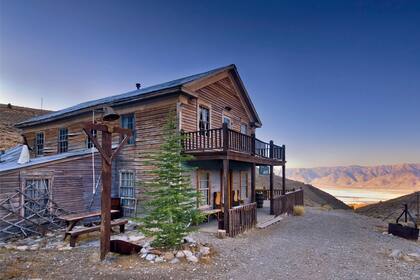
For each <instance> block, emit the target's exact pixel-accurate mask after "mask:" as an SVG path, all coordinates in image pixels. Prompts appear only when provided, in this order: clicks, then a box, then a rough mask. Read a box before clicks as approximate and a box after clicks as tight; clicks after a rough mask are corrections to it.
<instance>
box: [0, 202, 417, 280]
mask: <svg viewBox="0 0 420 280" xmlns="http://www.w3.org/2000/svg"><path fill="white" fill-rule="evenodd" d="M385 230H386V228H385V224H384V223H383V222H381V221H380V220H376V219H373V218H368V217H364V216H360V215H357V214H354V213H353V212H351V211H344V210H331V211H325V210H320V209H317V208H306V213H305V215H304V216H301V217H290V216H289V217H285V218H284V219H283V220H282V221H281V222H279V223H277V224H275V225H272V226H270V227H269V228H266V229H263V230H257V229H255V230H252V231H250V232H248V233H246V234H243V235H241V236H239V237H236V238H226V239H222V240H221V239H216V238H215V237H214V236H213V235H211V234H205V233H195V234H194V236H193V237H194V238H195V239H196V240H197V241H199V242H206V243H207V242H208V243H210V244H212V246H213V249H214V251H215V253H214V255H213V256H212V258H211V260H210V261H207V262H201V263H199V264H191V263H187V262H185V261H182V262H180V263H178V264H169V263H149V262H148V261H146V260H143V259H141V258H140V257H139V256H137V255H132V256H117V255H110V256H109V257H108V258H107V260H106V261H105V262H102V263H101V262H99V261H98V248H96V247H88V248H81V247H79V248H78V247H76V248H74V249H72V250H63V251H57V250H37V251H23V252H22V251H17V250H9V249H4V248H3V249H0V279H13V278H16V279H28V278H40V279H241V280H246V279H410V280H411V279H420V259H419V258H416V257H409V255H410V254H411V255H413V254H414V255H416V254H419V255H420V242H413V241H408V240H404V239H401V238H398V237H395V236H390V235H388V234H383V232H384V231H385ZM393 251H394V252H396V251H397V252H398V251H400V252H401V253H400V254H399V256H398V257H395V258H394V257H391V256H390V254H391V253H392V252H393Z"/></svg>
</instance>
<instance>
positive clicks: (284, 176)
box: [281, 145, 286, 195]
mask: <svg viewBox="0 0 420 280" xmlns="http://www.w3.org/2000/svg"><path fill="white" fill-rule="evenodd" d="M282 150H283V165H282V167H281V171H282V174H281V176H282V179H281V183H282V184H281V186H282V190H281V193H282V194H283V195H284V194H286V146H285V145H283V146H282Z"/></svg>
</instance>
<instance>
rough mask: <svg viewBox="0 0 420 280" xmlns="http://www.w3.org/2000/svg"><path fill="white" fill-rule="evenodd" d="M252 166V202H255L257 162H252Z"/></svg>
mask: <svg viewBox="0 0 420 280" xmlns="http://www.w3.org/2000/svg"><path fill="white" fill-rule="evenodd" d="M251 168H252V169H251V202H255V169H256V164H255V162H253V163H252V167H251Z"/></svg>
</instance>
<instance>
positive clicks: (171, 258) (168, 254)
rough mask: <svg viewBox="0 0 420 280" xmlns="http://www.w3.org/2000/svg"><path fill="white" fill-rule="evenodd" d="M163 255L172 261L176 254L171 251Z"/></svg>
mask: <svg viewBox="0 0 420 280" xmlns="http://www.w3.org/2000/svg"><path fill="white" fill-rule="evenodd" d="M162 257H163V258H164V259H165V260H167V261H171V260H173V258H174V254H172V253H171V252H166V253H165V254H163V256H162Z"/></svg>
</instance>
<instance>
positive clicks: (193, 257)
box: [187, 255, 198, 263]
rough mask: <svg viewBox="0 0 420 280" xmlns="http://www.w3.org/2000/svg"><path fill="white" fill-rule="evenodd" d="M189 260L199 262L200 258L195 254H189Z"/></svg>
mask: <svg viewBox="0 0 420 280" xmlns="http://www.w3.org/2000/svg"><path fill="white" fill-rule="evenodd" d="M187 260H188V261H189V262H193V263H197V262H198V258H197V257H196V256H194V255H191V256H187Z"/></svg>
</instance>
